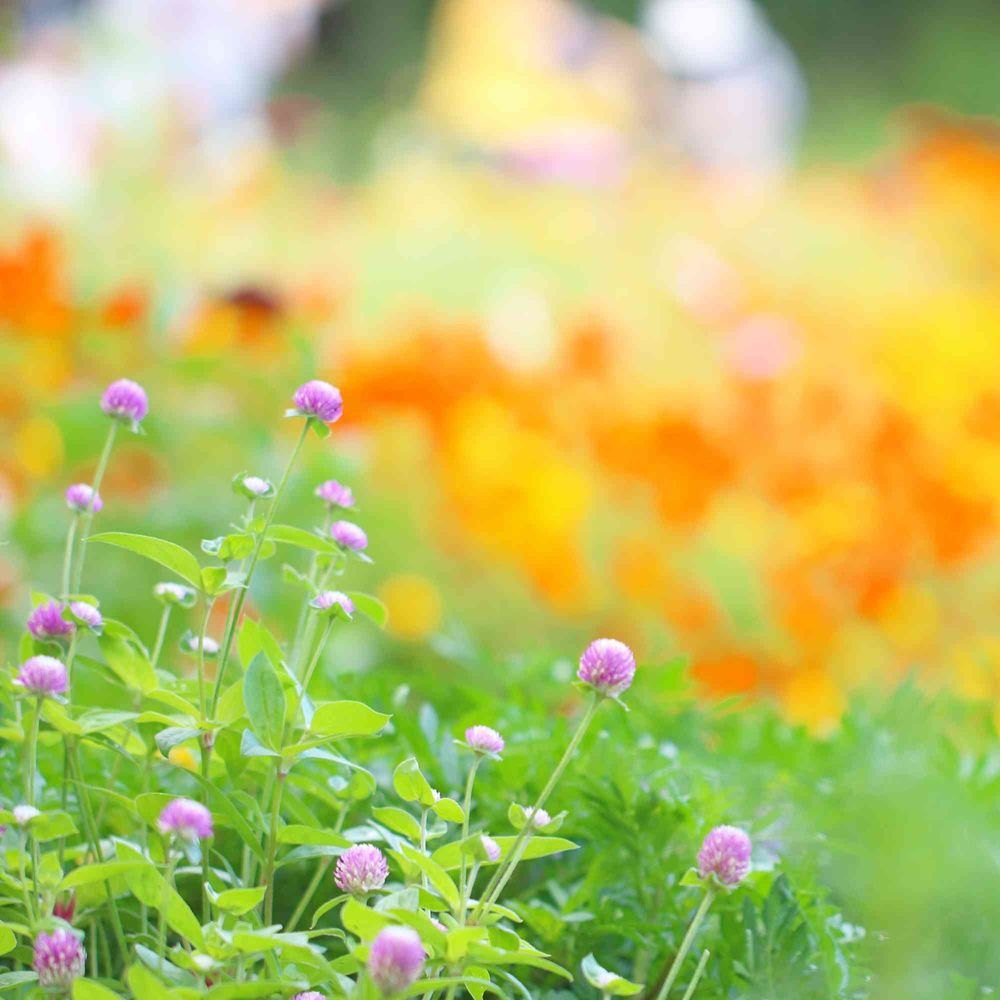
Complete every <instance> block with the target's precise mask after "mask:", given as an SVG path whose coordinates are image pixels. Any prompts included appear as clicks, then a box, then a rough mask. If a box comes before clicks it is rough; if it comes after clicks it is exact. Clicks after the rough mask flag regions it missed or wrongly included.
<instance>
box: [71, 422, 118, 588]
mask: <svg viewBox="0 0 1000 1000" xmlns="http://www.w3.org/2000/svg"><path fill="white" fill-rule="evenodd" d="M117 433H118V421H117V420H112V421H111V426H110V427H109V428H108V436H107V437H106V438H105V439H104V448H103V449H102V451H101V457H100V458H99V459H98V460H97V469H96V471H95V472H94V480H93V482H92V483H91V484H90V488H91V490H93V493H92V494H91V497H90V503H88V504H87V509H86V510H85V511H84V512H83V515H82V516H81V518H80V522H81V523H80V528H81V531H80V545H79V552H78V554H77V557H76V565H75V566H74V567H73V573H72V580H73V587H72V592H73V593H74V594H76V593H79V592H80V581H81V580H82V579H83V563H84V560H85V559H86V558H87V536H88V535H89V534H90V525H91V522H92V521H93V520H94V501H95V500H96V499H97V495H98V492H99V490H100V488H101V483H102V482H103V481H104V473H105V472H106V471H107V469H108V461H109V460H110V458H111V450H112V449H113V448H114V446H115V436H116V435H117Z"/></svg>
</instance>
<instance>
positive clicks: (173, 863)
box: [156, 847, 177, 974]
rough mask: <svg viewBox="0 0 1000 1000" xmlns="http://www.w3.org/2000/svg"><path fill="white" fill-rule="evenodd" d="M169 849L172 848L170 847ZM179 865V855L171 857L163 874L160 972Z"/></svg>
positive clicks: (158, 936)
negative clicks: (169, 909)
mask: <svg viewBox="0 0 1000 1000" xmlns="http://www.w3.org/2000/svg"><path fill="white" fill-rule="evenodd" d="M167 850H168V851H169V850H170V848H169V847H168V848H167ZM176 867H177V857H172V858H170V860H169V862H168V863H167V873H166V875H164V876H163V894H162V896H161V897H160V925H159V932H158V934H157V939H156V954H157V956H158V957H159V959H160V973H161V974H162V973H163V965H164V962H165V961H166V957H167V907H168V906H169V905H170V890H171V889H172V888H173V887H174V869H175V868H176Z"/></svg>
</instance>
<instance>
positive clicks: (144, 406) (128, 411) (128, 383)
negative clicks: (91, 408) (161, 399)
mask: <svg viewBox="0 0 1000 1000" xmlns="http://www.w3.org/2000/svg"><path fill="white" fill-rule="evenodd" d="M101 409H102V410H103V411H104V412H105V413H106V414H107V415H108V416H109V417H114V418H115V419H116V420H129V421H131V422H133V423H136V424H138V423H141V422H142V420H143V418H144V417H145V416H146V414H147V413H148V412H149V400H148V399H147V398H146V390H145V389H143V387H142V386H141V385H139V383H138V382H133V381H132V380H131V379H130V378H120V379H118V381H117V382H112V383H111V385H109V386H108V387H107V389H105V390H104V395H103V396H101Z"/></svg>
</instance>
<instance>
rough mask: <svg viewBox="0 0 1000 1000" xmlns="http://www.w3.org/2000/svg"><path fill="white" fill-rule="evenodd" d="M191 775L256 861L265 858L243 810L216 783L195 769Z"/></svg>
mask: <svg viewBox="0 0 1000 1000" xmlns="http://www.w3.org/2000/svg"><path fill="white" fill-rule="evenodd" d="M191 777H192V778H194V779H195V781H197V782H198V784H199V785H201V787H202V788H203V789H204V790H205V794H206V796H207V798H208V800H209V801H210V802H211V803H212V805H213V806H218V809H219V812H220V813H221V814H222V815H223V816H224V817H225V818H227V819H228V820H229V822H230V823H231V824H232V826H233V829H234V830H235V831H236V832H237V833H238V834H239V836H240V840H242V841H243V843H244V844H246V845H247V847H249V848H250V850H251V851H253V853H254V854H255V855H256V857H257V860H258V861H261V862H263V861H264V860H265V856H264V849H263V848H262V847H261V845H260V841H259V840H258V839H257V837H256V836H255V835H254V831H253V828H252V827H251V826H250V824H249V823H248V822H247V817H246V815H245V810H242V809H240V808H239V806H237V805H236V804H235V803H234V802H233V800H232V799H231V798H230V797H229V796H228V795H227V794H226V793H225V792H224V791H223V790H222V789H221V788H219V786H218V785H216V784H214V783H213V782H212V781H211V780H209V779H208V778H206V777H204V776H203V775H201V774H199V773H198V772H197V771H195V772H192V774H191Z"/></svg>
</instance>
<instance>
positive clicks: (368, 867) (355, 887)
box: [333, 844, 389, 896]
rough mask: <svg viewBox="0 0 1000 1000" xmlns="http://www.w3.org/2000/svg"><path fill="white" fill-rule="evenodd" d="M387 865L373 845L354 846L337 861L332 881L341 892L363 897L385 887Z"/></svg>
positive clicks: (383, 856) (387, 874)
mask: <svg viewBox="0 0 1000 1000" xmlns="http://www.w3.org/2000/svg"><path fill="white" fill-rule="evenodd" d="M388 877H389V863H388V862H387V861H386V860H385V855H384V854H383V853H382V852H381V851H380V850H379V849H378V848H377V847H376V846H375V845H374V844H355V845H354V846H353V847H349V848H348V849H347V850H346V851H344V853H343V854H341V856H340V857H339V858H338V859H337V867H336V869H335V870H334V873H333V881H334V882H336V883H337V888H338V889H340V890H341V891H342V892H349V893H350V894H351V895H352V896H364V895H365V894H366V893H369V892H374V890H376V889H381V888H382V886H384V885H385V880H386V879H387V878H388Z"/></svg>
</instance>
